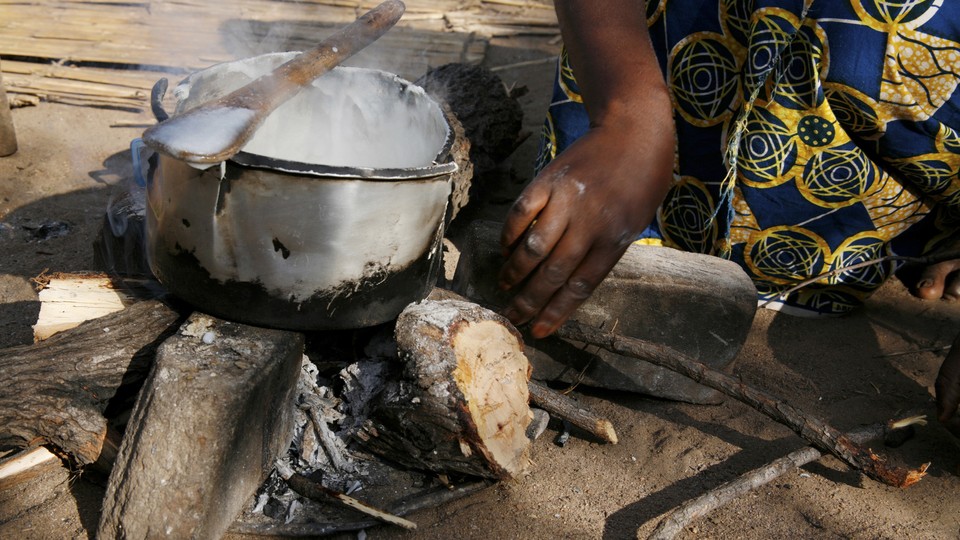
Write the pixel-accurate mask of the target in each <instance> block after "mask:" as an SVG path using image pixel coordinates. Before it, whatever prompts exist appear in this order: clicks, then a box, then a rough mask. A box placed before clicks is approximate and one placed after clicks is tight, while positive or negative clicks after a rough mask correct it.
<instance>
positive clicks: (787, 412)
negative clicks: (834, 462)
mask: <svg viewBox="0 0 960 540" xmlns="http://www.w3.org/2000/svg"><path fill="white" fill-rule="evenodd" d="M557 336H559V337H562V338H567V339H572V340H574V341H579V342H582V343H591V344H593V345H597V346H599V347H603V348H604V349H607V350H608V351H611V352H614V353H617V354H622V355H625V356H630V357H633V358H639V359H641V360H646V361H648V362H650V363H651V364H656V365H658V366H661V367H664V368H667V369H669V370H671V371H675V372H677V373H680V374H682V375H686V376H687V377H690V378H691V379H693V380H694V381H697V382H698V383H701V384H703V385H705V386H709V387H710V388H713V389H716V390H719V391H721V392H723V393H724V394H726V395H728V396H730V397H732V398H734V399H737V400H739V401H741V402H742V403H745V404H747V405H750V406H751V407H753V408H754V409H756V410H758V411H760V412H762V413H764V414H766V415H767V416H768V417H770V418H772V419H773V420H776V421H777V422H780V423H781V424H783V425H785V426H787V427H789V428H790V429H792V430H793V431H794V432H795V433H797V434H798V435H800V436H801V437H803V438H804V439H806V440H807V441H810V443H811V444H813V445H814V446H816V447H817V448H819V449H820V450H823V451H825V452H829V453H831V454H833V455H835V456H837V457H838V458H840V459H842V460H843V461H845V462H847V463H848V464H850V465H851V466H853V467H854V468H856V469H859V470H861V471H863V472H864V474H866V475H867V476H869V477H870V478H873V479H874V480H877V481H879V482H883V483H884V484H888V485H891V486H898V487H907V486H909V485H911V484H914V483H916V482H917V481H919V480H920V479H921V478H923V476H924V475H925V474H926V470H927V467H928V466H929V464H927V465H923V466H921V467H920V468H919V469H914V470H910V469H904V468H902V467H888V466H887V465H886V463H885V462H884V460H883V459H882V458H880V457H879V456H877V455H876V454H874V453H873V452H872V451H870V450H869V449H866V448H863V447H862V446H860V445H858V444H856V443H854V442H853V441H851V440H850V439H849V438H848V437H846V436H845V435H844V434H843V433H841V432H840V431H838V430H837V429H836V428H834V427H832V426H830V425H829V424H827V423H826V422H823V421H822V420H820V419H818V418H814V417H812V416H810V415H807V414H806V413H804V412H803V411H801V410H799V409H797V408H796V407H793V406H791V405H789V404H787V403H785V402H783V401H781V400H779V399H777V398H776V397H775V396H773V395H771V394H768V393H766V392H764V391H762V390H758V389H755V388H751V387H749V386H747V385H745V384H743V383H742V382H740V381H738V380H737V379H735V378H733V377H731V376H729V375H727V374H725V373H721V372H719V371H717V370H714V369H712V368H709V367H707V366H705V365H704V364H701V363H700V362H697V361H696V360H693V359H692V358H689V357H687V356H686V355H684V354H682V353H680V352H678V351H675V350H673V349H670V348H669V347H665V346H662V345H659V344H655V343H651V342H648V341H643V340H639V339H634V338H628V337H624V336H618V335H615V334H610V333H607V332H603V331H600V330H597V329H595V328H591V327H588V326H585V325H582V324H580V323H578V322H576V321H568V322H567V323H564V325H563V326H561V327H560V329H559V330H557Z"/></svg>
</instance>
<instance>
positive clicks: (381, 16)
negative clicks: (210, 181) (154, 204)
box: [143, 0, 405, 163]
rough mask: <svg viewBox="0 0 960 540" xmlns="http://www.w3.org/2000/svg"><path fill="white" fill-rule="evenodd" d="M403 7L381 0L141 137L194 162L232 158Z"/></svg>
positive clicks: (388, 25)
mask: <svg viewBox="0 0 960 540" xmlns="http://www.w3.org/2000/svg"><path fill="white" fill-rule="evenodd" d="M404 9H405V6H404V4H403V2H401V1H400V0H387V1H386V2H383V3H382V4H380V5H379V6H377V7H375V8H373V9H372V10H370V11H369V12H367V13H366V14H364V15H363V16H361V17H360V18H359V19H357V20H356V21H354V22H353V23H351V24H350V25H348V26H346V27H345V28H343V29H342V30H340V31H339V32H337V33H336V34H334V35H332V36H330V37H329V38H327V39H325V40H324V41H323V42H322V43H320V44H319V45H317V46H316V47H314V48H313V49H310V50H308V51H305V52H303V53H302V54H300V55H298V56H297V57H296V58H294V59H292V60H290V61H289V62H287V63H285V64H283V65H281V66H279V67H277V68H276V69H275V70H273V71H272V72H271V73H268V74H266V75H263V76H262V77H260V78H258V79H256V80H254V81H252V82H250V83H249V84H247V85H246V86H244V87H242V88H239V89H237V90H234V91H233V92H231V93H229V94H227V95H226V96H223V97H221V98H220V99H217V100H214V101H210V102H208V103H204V104H202V105H199V106H197V107H195V108H193V109H190V110H188V111H185V112H183V113H181V114H178V115H176V116H173V117H171V118H169V119H167V120H165V121H163V122H161V123H159V124H157V125H155V126H153V127H151V128H149V129H147V130H146V131H145V132H144V133H143V141H144V142H145V143H146V144H147V146H149V147H151V148H153V149H154V150H157V151H160V152H163V153H166V154H169V155H171V156H173V157H175V158H178V159H181V160H184V161H189V162H191V163H217V162H220V161H224V160H227V159H230V158H231V157H233V156H234V155H235V154H236V153H237V152H239V151H240V149H241V148H243V147H244V145H246V144H247V142H248V141H249V140H250V138H251V137H252V136H253V134H254V133H256V131H257V128H259V127H260V124H261V123H263V121H264V120H265V119H266V118H267V116H268V115H269V114H270V113H271V112H273V110H274V109H276V108H277V107H279V106H280V105H281V104H282V103H284V102H285V101H287V100H288V99H290V98H291V97H293V96H294V95H296V94H297V92H299V91H300V89H302V88H303V87H305V86H307V85H309V84H310V83H311V82H312V81H313V80H314V79H316V78H317V77H319V76H320V75H323V74H324V73H326V72H327V71H330V70H331V69H333V68H334V67H336V66H337V65H338V64H339V63H341V62H343V61H344V60H346V59H347V58H349V57H350V56H352V55H353V54H355V53H357V52H358V51H360V50H361V49H363V48H364V47H366V46H367V45H369V44H371V43H373V42H374V41H376V40H377V39H378V38H379V37H380V36H382V35H383V34H385V33H386V32H387V30H389V29H390V28H392V27H393V25H394V24H396V23H397V21H398V20H400V17H401V16H402V15H403V11H404Z"/></svg>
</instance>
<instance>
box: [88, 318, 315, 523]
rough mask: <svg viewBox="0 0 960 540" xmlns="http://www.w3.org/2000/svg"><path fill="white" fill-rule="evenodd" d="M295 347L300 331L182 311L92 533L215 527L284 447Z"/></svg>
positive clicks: (245, 498) (299, 351) (299, 348)
mask: <svg viewBox="0 0 960 540" xmlns="http://www.w3.org/2000/svg"><path fill="white" fill-rule="evenodd" d="M134 307H136V306H134ZM130 309H133V308H128V309H127V310H126V311H129V310H130ZM302 355H303V335H302V334H299V333H295V332H287V331H282V330H270V329H265V328H258V327H253V326H247V325H242V324H237V323H231V322H226V321H222V320H219V319H215V318H213V317H210V316H208V315H204V314H200V313H194V314H193V315H191V316H190V318H189V319H188V320H187V322H185V323H184V324H183V325H182V326H181V327H180V329H179V331H178V332H177V334H176V335H174V336H173V337H171V338H169V339H167V340H166V341H165V342H164V343H163V345H161V346H160V348H159V349H158V351H157V360H156V364H155V366H154V368H153V370H151V372H150V375H149V377H148V378H147V380H146V382H145V383H144V387H143V389H142V390H141V392H140V397H139V398H138V399H137V403H136V405H135V406H134V409H133V413H132V415H131V417H130V421H129V423H128V424H127V431H126V433H125V435H124V438H123V443H122V444H121V446H120V451H119V454H118V456H117V460H116V463H115V464H114V467H113V470H112V471H111V474H110V479H109V482H108V484H107V492H106V496H105V497H104V504H103V513H102V515H101V518H100V525H99V527H98V530H97V537H98V538H103V539H109V538H127V539H133V538H151V537H156V536H163V535H165V536H168V537H173V538H219V537H220V536H222V535H223V533H224V532H226V530H227V528H228V527H229V526H230V523H231V522H232V521H233V520H234V519H235V518H236V516H237V514H239V512H240V510H241V509H242V507H243V505H245V504H247V503H248V502H249V501H250V499H251V497H252V496H253V494H254V492H255V491H256V490H257V488H258V487H260V485H261V484H262V483H263V481H264V480H265V479H266V477H267V475H268V474H269V473H270V471H271V470H273V466H274V461H275V459H276V457H277V456H278V455H279V453H280V452H282V451H284V450H286V449H287V448H288V447H289V444H290V437H291V435H292V433H293V426H292V422H293V406H294V399H293V394H294V392H295V390H296V386H297V380H298V377H299V374H300V364H301V359H302Z"/></svg>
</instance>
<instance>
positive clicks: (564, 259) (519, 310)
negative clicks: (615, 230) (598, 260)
mask: <svg viewBox="0 0 960 540" xmlns="http://www.w3.org/2000/svg"><path fill="white" fill-rule="evenodd" d="M538 225H539V222H538ZM589 249H590V244H589V243H588V242H587V241H585V240H580V239H578V238H575V237H574V236H573V235H572V234H570V235H567V236H566V237H564V238H562V239H561V240H560V242H559V243H558V244H557V245H556V247H554V248H553V250H552V251H551V252H549V256H548V258H547V259H546V260H544V261H543V262H542V263H540V264H539V265H537V266H536V269H535V270H534V272H533V273H532V275H531V276H530V279H529V280H527V281H526V283H524V284H523V286H522V287H521V288H520V290H519V291H518V292H517V294H516V295H515V296H514V298H513V301H512V302H511V303H510V305H509V306H508V307H507V309H506V310H505V311H504V316H505V317H507V318H508V319H510V321H511V322H513V323H514V324H516V325H521V324H524V323H527V322H529V321H530V320H532V319H533V318H534V317H536V316H537V314H539V313H540V311H541V310H542V309H543V307H544V306H546V305H547V303H548V302H549V301H550V299H551V298H552V297H553V295H554V293H556V292H557V290H558V289H560V288H561V287H563V286H564V284H566V282H567V280H568V279H570V277H571V275H572V274H573V272H574V270H576V269H577V268H578V267H579V266H580V263H581V261H582V260H583V258H584V256H586V254H587V252H588V251H589ZM511 259H512V257H511ZM505 269H506V267H505Z"/></svg>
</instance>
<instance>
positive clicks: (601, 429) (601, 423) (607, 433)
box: [527, 381, 617, 444]
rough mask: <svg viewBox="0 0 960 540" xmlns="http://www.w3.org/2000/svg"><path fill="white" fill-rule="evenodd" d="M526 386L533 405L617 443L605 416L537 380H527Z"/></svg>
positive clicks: (613, 431)
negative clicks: (602, 416)
mask: <svg viewBox="0 0 960 540" xmlns="http://www.w3.org/2000/svg"><path fill="white" fill-rule="evenodd" d="M527 388H528V389H529V391H530V401H531V402H533V404H534V405H537V406H538V407H540V408H541V409H543V410H545V411H547V412H548V413H550V414H552V415H554V416H556V417H558V418H560V419H562V420H567V421H569V422H570V423H571V424H573V425H575V426H577V427H578V428H580V429H582V430H584V431H587V432H589V433H590V434H591V435H593V436H595V437H597V438H598V439H600V440H602V441H604V442H608V443H611V444H617V432H616V430H614V429H613V424H611V423H610V421H609V420H607V419H606V418H601V417H599V416H597V415H596V414H595V413H594V412H593V411H591V410H589V409H587V408H585V407H584V406H583V405H581V404H580V403H577V402H576V401H574V400H573V399H571V398H569V397H567V396H565V395H563V394H561V393H560V392H557V391H556V390H552V389H550V388H548V387H546V386H544V385H543V384H541V383H539V382H537V381H530V382H528V383H527Z"/></svg>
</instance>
